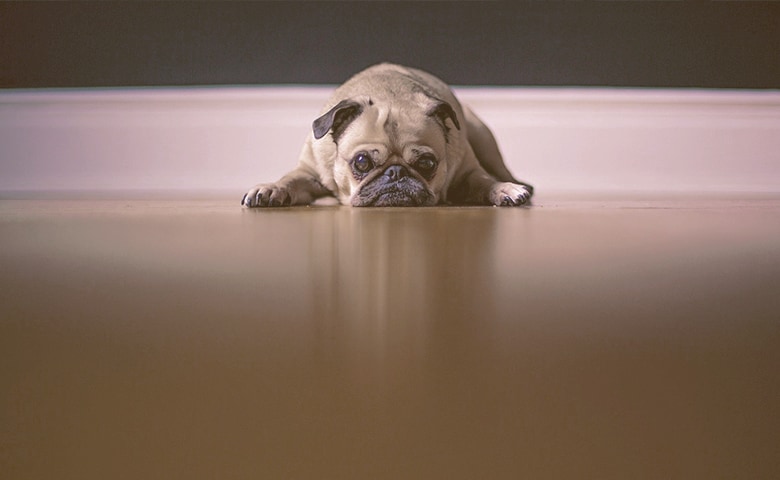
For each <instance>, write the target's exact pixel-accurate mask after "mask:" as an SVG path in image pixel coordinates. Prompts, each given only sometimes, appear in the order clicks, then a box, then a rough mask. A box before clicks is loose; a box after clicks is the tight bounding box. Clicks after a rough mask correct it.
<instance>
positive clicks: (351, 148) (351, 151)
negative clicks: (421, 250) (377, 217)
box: [313, 93, 460, 206]
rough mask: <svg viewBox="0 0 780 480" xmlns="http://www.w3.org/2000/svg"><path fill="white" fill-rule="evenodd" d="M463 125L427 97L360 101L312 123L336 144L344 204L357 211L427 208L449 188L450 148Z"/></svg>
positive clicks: (336, 173) (449, 109)
mask: <svg viewBox="0 0 780 480" xmlns="http://www.w3.org/2000/svg"><path fill="white" fill-rule="evenodd" d="M452 128H455V129H456V130H460V122H459V120H458V117H457V114H456V113H455V111H454V110H453V108H452V106H451V105H450V104H449V103H447V102H444V101H442V100H438V99H436V98H432V97H430V96H428V95H425V94H423V93H419V94H417V95H414V96H413V97H412V98H409V99H407V100H403V101H402V100H399V99H398V98H397V97H396V98H392V99H382V98H369V97H357V98H350V99H347V100H343V101H341V102H339V103H338V104H337V105H336V106H334V107H333V108H331V109H330V110H328V112H326V113H325V114H324V115H322V116H321V117H319V118H318V119H316V120H315V121H314V123H313V131H314V138H315V139H317V140H320V139H323V137H325V136H326V135H330V137H331V139H332V141H333V142H334V143H335V145H336V158H335V160H334V163H333V177H334V181H335V183H336V185H337V186H338V190H339V191H338V195H339V200H340V201H341V202H342V203H344V204H351V205H353V206H426V205H435V204H437V203H439V202H440V200H441V199H442V198H443V197H442V192H444V191H445V189H446V186H447V178H448V168H451V166H450V165H448V163H449V159H448V150H449V149H448V147H450V146H451V145H449V143H450V141H451V136H452V133H453V132H452V131H451V129H452Z"/></svg>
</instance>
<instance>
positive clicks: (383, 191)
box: [352, 181, 436, 207]
mask: <svg viewBox="0 0 780 480" xmlns="http://www.w3.org/2000/svg"><path fill="white" fill-rule="evenodd" d="M410 183H413V184H412V185H404V186H397V185H391V186H385V187H383V188H372V185H371V184H368V185H366V186H365V187H364V188H362V189H361V190H360V191H358V192H357V194H356V195H355V196H354V197H353V198H352V206H355V207H425V206H431V205H434V204H435V203H436V197H435V195H434V194H433V192H431V191H430V190H429V189H427V188H425V186H424V185H423V184H422V183H420V182H416V181H415V182H410Z"/></svg>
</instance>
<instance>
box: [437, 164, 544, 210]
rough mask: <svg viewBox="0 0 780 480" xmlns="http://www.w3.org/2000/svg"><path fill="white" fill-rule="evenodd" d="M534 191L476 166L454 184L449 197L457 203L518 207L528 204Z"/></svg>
mask: <svg viewBox="0 0 780 480" xmlns="http://www.w3.org/2000/svg"><path fill="white" fill-rule="evenodd" d="M532 193H533V190H532V189H531V188H530V187H529V186H526V185H524V184H520V183H512V182H499V181H498V180H496V179H495V178H494V177H492V176H491V175H490V174H488V173H487V172H485V171H484V170H483V169H482V168H474V169H473V170H471V171H470V172H468V173H466V174H465V175H464V176H463V177H462V178H461V179H460V180H459V181H458V182H457V183H456V184H455V185H453V186H452V188H451V189H450V193H449V195H448V199H449V200H450V201H452V202H453V203H455V204H465V205H496V206H499V207H517V206H521V205H526V204H528V203H529V201H530V200H531V194H532Z"/></svg>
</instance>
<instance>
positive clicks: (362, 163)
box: [352, 153, 374, 173]
mask: <svg viewBox="0 0 780 480" xmlns="http://www.w3.org/2000/svg"><path fill="white" fill-rule="evenodd" d="M352 168H354V169H355V170H357V171H358V172H360V173H367V172H368V171H369V170H371V169H372V168H374V162H372V161H371V157H369V156H368V155H366V154H365V153H358V154H357V155H355V158H354V160H352Z"/></svg>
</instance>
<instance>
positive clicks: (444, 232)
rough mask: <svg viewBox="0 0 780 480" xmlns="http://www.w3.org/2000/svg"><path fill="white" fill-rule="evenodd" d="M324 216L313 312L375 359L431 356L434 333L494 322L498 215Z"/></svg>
mask: <svg viewBox="0 0 780 480" xmlns="http://www.w3.org/2000/svg"><path fill="white" fill-rule="evenodd" d="M337 210H338V211H336V212H334V213H335V214H334V215H333V216H330V215H328V216H319V217H318V222H319V223H317V224H316V226H315V227H314V229H313V230H312V234H311V235H312V237H311V243H310V262H311V267H310V271H311V272H313V277H312V279H311V281H312V285H311V291H312V292H313V295H314V301H313V308H314V311H313V312H312V314H313V315H314V316H316V317H317V318H318V321H316V322H315V324H316V325H318V328H319V329H321V330H320V333H321V334H323V335H330V334H332V332H339V333H338V335H344V334H345V332H348V333H347V334H348V335H350V336H351V338H348V339H342V340H347V341H348V342H349V343H350V344H351V345H360V346H362V347H360V348H365V349H368V350H371V351H374V352H381V351H387V350H389V349H394V348H419V349H424V348H426V345H427V344H428V343H429V341H431V338H432V335H431V333H432V331H434V330H436V329H437V326H440V325H446V326H447V330H446V331H447V332H457V331H459V330H458V325H459V323H460V324H463V323H464V322H466V323H470V321H471V320H474V319H482V318H485V319H489V318H490V316H491V315H493V313H494V312H493V306H494V302H493V301H492V289H491V282H492V279H493V278H495V276H494V275H493V273H494V272H493V270H494V266H495V263H494V259H493V258H491V257H490V252H491V251H495V248H494V242H495V241H496V234H495V230H496V229H495V220H496V214H497V213H498V209H492V208H469V209H461V208H457V209H456V208H453V209H452V210H450V209H447V208H432V209H414V210H411V209H403V208H398V209H386V208H385V209H349V208H338V209H337Z"/></svg>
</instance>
